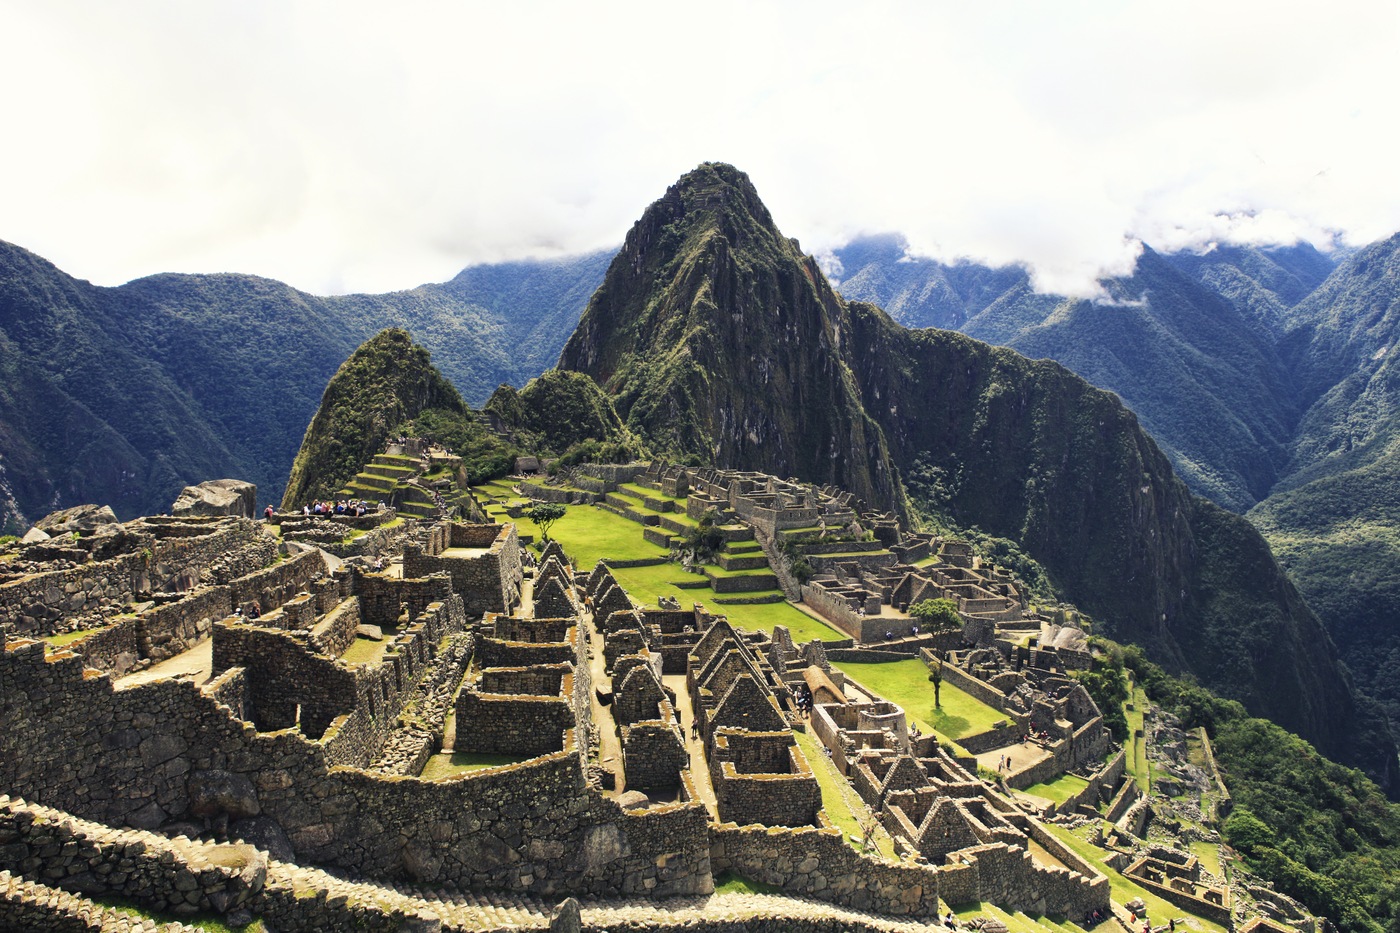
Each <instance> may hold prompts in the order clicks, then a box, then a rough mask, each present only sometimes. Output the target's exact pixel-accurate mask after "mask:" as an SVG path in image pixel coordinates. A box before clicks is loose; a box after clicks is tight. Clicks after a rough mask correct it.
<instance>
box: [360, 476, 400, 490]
mask: <svg viewBox="0 0 1400 933" xmlns="http://www.w3.org/2000/svg"><path fill="white" fill-rule="evenodd" d="M396 483H398V480H397V479H395V478H394V477H392V476H381V475H377V474H374V473H368V472H366V473H356V474H355V480H354V484H355V485H357V486H362V487H366V488H369V489H378V490H382V491H383V492H388V491H389V490H390V489H393V488H394V486H395V484H396Z"/></svg>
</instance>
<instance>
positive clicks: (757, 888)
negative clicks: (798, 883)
mask: <svg viewBox="0 0 1400 933" xmlns="http://www.w3.org/2000/svg"><path fill="white" fill-rule="evenodd" d="M715 893H716V894H782V893H783V889H782V888H780V887H778V886H777V885H772V884H764V883H763V882H762V881H750V880H749V879H747V878H745V877H743V876H742V875H736V874H734V872H732V871H722V872H720V873H719V874H718V875H716V876H715Z"/></svg>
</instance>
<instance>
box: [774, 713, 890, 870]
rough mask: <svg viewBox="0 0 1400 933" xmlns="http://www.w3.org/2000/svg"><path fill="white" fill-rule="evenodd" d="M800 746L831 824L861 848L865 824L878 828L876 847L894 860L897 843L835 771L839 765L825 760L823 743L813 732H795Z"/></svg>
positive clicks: (827, 759) (851, 842)
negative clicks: (819, 790)
mask: <svg viewBox="0 0 1400 933" xmlns="http://www.w3.org/2000/svg"><path fill="white" fill-rule="evenodd" d="M793 734H794V735H796V736H797V744H798V747H799V748H801V749H802V754H803V755H805V756H806V757H807V763H808V765H810V766H811V768H812V774H814V775H816V778H817V784H818V785H820V786H821V789H822V809H823V810H825V811H826V817H827V819H829V820H831V824H832V825H833V826H835V827H836V828H837V829H839V830H841V832H842V833H844V834H845V836H846V838H847V840H848V841H849V842H850V844H851V846H852V847H854V848H855V849H857V850H859V849H860V847H861V846H860V841H861V840H862V839H864V838H865V830H864V829H863V828H862V827H863V826H865V825H866V824H872V825H874V827H875V834H874V835H875V848H876V850H877V851H878V852H879V854H881V855H883V856H885V857H886V858H894V857H895V854H894V841H893V840H892V839H890V836H889V833H887V832H885V828H884V827H883V826H881V825H880V823H879V821H878V820H876V819H875V818H874V817H873V816H872V815H871V813H870V810H869V808H868V807H866V805H865V802H864V801H863V800H861V799H860V795H858V794H857V793H856V791H855V788H854V787H851V785H850V784H849V783H848V782H847V781H846V779H845V778H844V777H842V776H841V774H840V772H838V771H837V770H836V765H835V763H834V762H832V760H831V759H830V758H828V757H826V751H825V749H824V748H823V747H822V743H821V742H820V741H819V740H818V739H817V737H816V736H814V735H812V734H811V733H810V732H794V733H793Z"/></svg>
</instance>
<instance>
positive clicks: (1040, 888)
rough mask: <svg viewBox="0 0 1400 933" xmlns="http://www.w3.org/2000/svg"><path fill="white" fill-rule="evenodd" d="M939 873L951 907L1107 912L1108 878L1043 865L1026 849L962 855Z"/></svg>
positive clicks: (983, 849) (988, 847) (994, 846)
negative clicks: (976, 905)
mask: <svg viewBox="0 0 1400 933" xmlns="http://www.w3.org/2000/svg"><path fill="white" fill-rule="evenodd" d="M948 863H949V864H948V866H947V867H944V868H940V869H939V870H938V877H939V887H940V893H941V895H942V897H943V899H944V900H945V901H946V902H947V903H948V904H950V905H959V904H966V903H970V902H972V901H991V902H992V903H994V904H996V905H998V906H1000V907H1003V908H1005V909H1007V910H1011V911H1017V910H1019V911H1024V912H1026V913H1030V914H1063V915H1065V916H1067V917H1083V916H1085V915H1087V914H1088V913H1089V912H1091V911H1092V910H1094V909H1095V908H1104V909H1107V907H1108V903H1109V896H1110V892H1109V886H1108V878H1106V877H1104V876H1103V875H1102V874H1099V873H1098V872H1095V873H1094V874H1093V875H1092V876H1085V875H1083V874H1081V873H1080V872H1077V871H1070V870H1068V869H1065V868H1060V867H1058V866H1055V867H1049V868H1047V867H1045V866H1042V865H1038V864H1037V863H1036V862H1035V860H1034V859H1033V858H1032V857H1031V854H1030V853H1029V852H1027V851H1026V850H1025V849H1022V848H1016V847H1013V846H1009V845H1007V844H1005V843H1002V842H993V843H987V844H985V845H979V846H973V847H971V848H967V849H960V850H958V851H957V852H953V853H951V854H950V855H949V856H948Z"/></svg>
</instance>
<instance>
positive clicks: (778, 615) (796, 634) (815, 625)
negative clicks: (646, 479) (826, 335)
mask: <svg viewBox="0 0 1400 933" xmlns="http://www.w3.org/2000/svg"><path fill="white" fill-rule="evenodd" d="M502 482H503V481H496V482H495V483H485V484H482V485H481V486H478V487H476V488H477V490H478V491H481V490H489V489H492V488H496V489H499V488H500V485H501V483H502ZM650 492H651V493H653V494H655V495H657V496H660V493H658V492H656V491H655V490H651V491H650ZM664 514H667V515H668V516H670V517H673V518H674V517H676V513H674V512H669V513H664ZM501 520H503V521H514V522H515V523H516V525H517V526H518V528H519V531H520V533H521V534H522V535H534V536H535V540H536V541H540V540H542V538H541V535H540V530H539V528H538V526H536V525H535V523H534V522H532V521H530V520H529V519H528V518H519V519H509V518H506V517H505V516H504V511H502V512H501ZM549 536H550V537H551V538H553V539H554V540H556V541H558V542H559V544H560V545H561V546H562V547H563V548H564V552H565V553H566V554H568V555H569V557H570V558H572V559H573V561H574V564H575V566H576V567H577V569H578V570H580V571H582V572H584V573H587V572H588V571H590V570H592V569H593V566H594V565H595V564H597V563H598V561H600V560H607V561H632V560H648V559H649V560H658V561H666V563H659V564H655V565H652V566H644V567H614V568H613V571H612V572H613V576H614V577H616V578H617V582H618V583H619V584H621V586H622V588H623V589H625V590H626V591H627V593H628V595H630V596H631V597H632V599H633V600H634V601H636V602H637V603H639V604H641V605H644V606H651V607H656V606H657V605H658V597H660V596H672V597H675V598H676V599H677V600H679V601H680V604H681V605H682V606H685V607H689V606H690V605H691V604H693V603H696V602H699V603H704V604H705V607H706V608H707V609H709V610H710V611H712V612H720V613H723V614H724V615H726V616H728V617H729V621H730V622H732V623H733V624H734V625H735V626H736V627H738V628H740V629H743V630H745V631H750V632H759V631H761V632H771V631H772V630H773V626H775V625H785V626H787V628H788V630H789V631H790V632H791V633H792V637H793V640H794V641H796V642H797V643H799V644H801V643H803V642H808V641H811V640H812V639H814V638H815V639H819V640H822V641H837V640H840V639H842V638H844V637H845V636H843V635H842V634H841V633H840V632H838V631H836V630H835V629H833V628H831V627H830V626H828V625H825V624H823V623H821V622H819V621H817V620H816V619H813V618H812V617H811V616H809V615H807V614H806V613H804V612H802V610H800V609H798V608H796V607H795V606H793V605H791V604H790V603H787V602H776V603H757V604H733V603H731V604H721V603H717V602H716V601H715V596H716V594H715V593H714V591H713V590H711V589H710V586H709V582H708V580H707V579H706V578H705V576H704V575H702V574H692V573H686V572H685V570H684V569H683V568H682V567H681V566H680V565H679V564H674V563H670V561H669V558H670V551H669V550H667V549H666V548H663V547H659V546H658V545H655V544H652V543H651V542H649V541H647V540H646V539H645V538H643V537H642V526H641V525H639V524H637V523H636V522H634V521H631V520H630V519H627V518H623V517H622V516H621V515H618V514H617V513H615V512H609V511H608V510H607V509H601V508H598V507H596V506H591V505H571V506H568V507H567V508H566V509H565V511H564V517H563V518H561V519H559V521H557V522H555V523H554V525H553V526H552V527H551V528H550V529H549ZM705 570H706V571H707V572H710V573H713V574H714V576H716V577H742V576H754V575H758V574H766V573H768V571H766V570H749V571H743V570H724V569H722V568H720V567H717V566H714V565H707V566H706V567H705ZM677 582H682V583H695V584H699V586H698V587H696V588H695V589H685V588H682V587H679V586H676V583H677ZM765 592H766V591H765ZM733 595H734V596H736V597H750V596H754V595H759V594H753V593H736V594H733Z"/></svg>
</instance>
